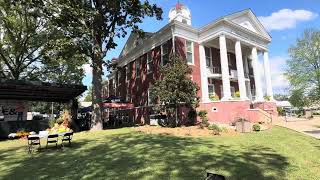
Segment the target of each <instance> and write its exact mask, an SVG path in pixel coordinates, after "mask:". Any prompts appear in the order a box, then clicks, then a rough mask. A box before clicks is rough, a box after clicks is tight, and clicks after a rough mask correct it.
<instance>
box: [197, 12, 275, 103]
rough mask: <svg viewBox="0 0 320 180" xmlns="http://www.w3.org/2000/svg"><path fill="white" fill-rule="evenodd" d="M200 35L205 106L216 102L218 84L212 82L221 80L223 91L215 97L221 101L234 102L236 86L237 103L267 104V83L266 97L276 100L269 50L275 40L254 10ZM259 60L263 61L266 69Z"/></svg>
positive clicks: (224, 21) (235, 15)
mask: <svg viewBox="0 0 320 180" xmlns="http://www.w3.org/2000/svg"><path fill="white" fill-rule="evenodd" d="M200 32H202V33H201V34H200V42H199V44H200V45H199V54H200V55H199V57H200V71H201V90H202V92H201V94H202V102H204V103H206V102H211V101H212V98H210V93H211V94H212V90H210V83H211V84H215V83H212V81H217V82H218V81H219V80H221V82H222V85H221V88H216V87H214V88H213V89H214V93H216V94H220V96H221V97H219V99H220V100H221V101H229V100H234V99H235V90H234V89H235V87H234V86H236V90H237V93H238V94H240V97H239V98H236V99H240V100H253V101H255V102H263V101H264V95H265V94H264V93H263V84H262V83H265V87H266V95H267V96H269V97H270V99H271V100H273V92H272V84H271V75H270V68H269V66H270V65H269V57H268V46H267V45H268V43H270V41H271V37H270V36H269V34H268V33H267V32H266V31H265V29H264V28H263V27H262V25H261V24H260V23H259V21H258V20H257V18H256V17H255V16H254V15H253V14H252V12H251V11H250V10H248V11H246V12H242V13H238V14H237V13H236V14H233V15H231V16H227V17H225V18H222V20H220V21H218V22H215V23H213V24H209V25H207V26H206V27H204V28H203V29H202V30H200ZM212 48H214V49H213V50H216V51H218V57H217V56H215V55H212V54H213V52H212V51H213V50H212ZM216 54H217V53H216ZM260 54H261V56H260ZM209 57H210V58H209ZM233 57H234V58H233ZM259 57H263V65H264V66H263V68H262V69H261V67H260V64H262V63H259V62H262V61H261V60H260V59H259ZM233 59H235V60H233ZM210 61H211V62H210ZM214 61H218V62H216V63H215V62H214ZM232 61H235V63H234V64H233V63H232ZM262 73H264V75H265V82H263V81H264V80H263V79H262V78H261V76H262ZM235 83H236V85H235ZM216 84H217V83H216ZM216 84H215V85H216ZM231 84H233V86H231ZM217 89H218V90H217ZM219 90H221V92H219ZM217 91H218V93H217Z"/></svg>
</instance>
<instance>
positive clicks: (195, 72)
mask: <svg viewBox="0 0 320 180" xmlns="http://www.w3.org/2000/svg"><path fill="white" fill-rule="evenodd" d="M185 44H186V40H185V39H183V38H181V37H175V51H176V54H177V55H180V56H181V57H183V58H184V59H185V58H186V48H185ZM193 58H194V65H189V67H190V68H191V69H192V74H191V76H192V80H193V81H194V82H195V83H197V84H198V86H199V88H200V89H199V91H198V96H199V97H200V98H201V74H200V56H199V44H198V43H196V42H193Z"/></svg>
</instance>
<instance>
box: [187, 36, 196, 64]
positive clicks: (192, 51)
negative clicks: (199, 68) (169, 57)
mask: <svg viewBox="0 0 320 180" xmlns="http://www.w3.org/2000/svg"><path fill="white" fill-rule="evenodd" d="M189 42H190V43H191V54H192V56H191V57H192V62H188V43H189ZM185 50H186V60H187V63H188V64H189V65H194V47H193V42H192V41H189V40H186V41H185ZM189 53H190V52H189Z"/></svg>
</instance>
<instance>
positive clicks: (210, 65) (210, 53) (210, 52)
mask: <svg viewBox="0 0 320 180" xmlns="http://www.w3.org/2000/svg"><path fill="white" fill-rule="evenodd" d="M205 49H209V56H207V55H206V51H204V53H205V58H206V66H207V67H212V51H211V48H210V47H205ZM207 58H209V59H210V63H209V66H208V64H207Z"/></svg>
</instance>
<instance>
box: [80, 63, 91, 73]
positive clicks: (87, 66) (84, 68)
mask: <svg viewBox="0 0 320 180" xmlns="http://www.w3.org/2000/svg"><path fill="white" fill-rule="evenodd" d="M82 68H83V70H84V72H85V75H86V76H90V75H91V74H92V67H91V66H90V64H84V65H83V66H82Z"/></svg>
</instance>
